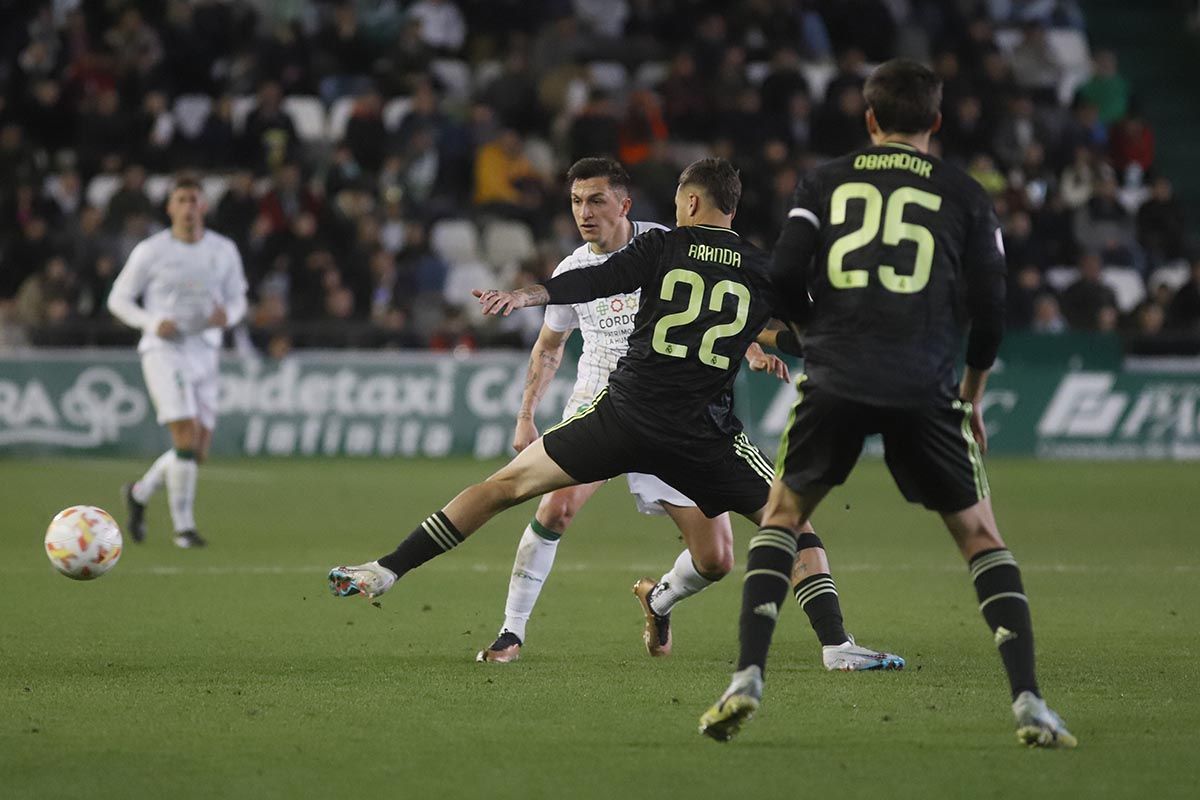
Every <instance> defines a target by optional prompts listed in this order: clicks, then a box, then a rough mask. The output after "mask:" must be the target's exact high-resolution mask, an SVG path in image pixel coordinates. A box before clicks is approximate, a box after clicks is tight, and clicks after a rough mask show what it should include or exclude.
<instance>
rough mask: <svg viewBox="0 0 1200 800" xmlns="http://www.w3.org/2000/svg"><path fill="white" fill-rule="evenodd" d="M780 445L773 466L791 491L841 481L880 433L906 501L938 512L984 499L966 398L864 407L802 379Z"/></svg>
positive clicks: (984, 488) (983, 482) (979, 457)
mask: <svg viewBox="0 0 1200 800" xmlns="http://www.w3.org/2000/svg"><path fill="white" fill-rule="evenodd" d="M797 386H798V387H799V392H800V396H799V397H798V398H797V400H796V403H795V404H794V405H793V406H792V414H791V417H790V418H789V419H788V425H787V428H786V429H785V430H784V436H783V440H782V441H781V442H780V443H779V456H778V458H777V459H776V464H775V466H776V471H777V473H778V474H780V475H781V477H782V479H783V482H784V483H785V484H787V486H788V487H789V488H790V489H792V490H793V491H796V492H803V491H805V490H806V489H809V488H810V487H814V486H839V485H841V484H842V483H844V482H845V480H846V477H847V476H848V475H849V474H850V471H851V470H852V469H854V464H855V463H856V462H857V461H858V456H859V454H860V453H862V449H863V443H864V440H865V439H866V437H867V436H869V435H871V434H875V433H879V434H882V435H883V451H884V460H885V461H886V462H887V465H888V469H889V470H891V473H892V477H893V478H894V479H895V481H896V485H897V486H898V487H899V488H900V492H901V493H902V494H903V495H904V497H905V499H907V500H908V501H909V502H910V503H920V504H921V505H923V506H925V507H926V508H929V509H932V510H934V511H940V512H943V513H949V512H954V511H961V510H963V509H964V508H969V507H970V506H973V505H975V504H976V503H977V502H979V501H980V500H982V499H983V498H984V497H987V495H988V492H989V489H988V481H987V473H986V472H985V471H984V467H983V457H982V455H981V453H980V451H979V445H978V444H977V443H976V442H975V437H974V434H972V432H971V425H970V420H971V404H970V403H964V402H962V401H960V400H945V401H938V402H936V403H931V404H930V405H927V406H921V407H916V408H886V407H880V406H872V405H867V404H866V403H860V402H857V401H855V400H851V399H849V398H846V397H839V396H836V395H832V394H830V393H828V392H825V391H822V390H821V388H820V387H818V386H815V385H813V383H812V381H808V380H805V379H804V378H803V377H802V378H801V379H800V381H798V383H797Z"/></svg>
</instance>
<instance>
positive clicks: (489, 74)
mask: <svg viewBox="0 0 1200 800" xmlns="http://www.w3.org/2000/svg"><path fill="white" fill-rule="evenodd" d="M503 71H504V62H503V61H496V60H495V59H489V60H487V61H480V62H479V63H478V64H476V65H475V74H474V75H472V76H471V82H472V83H473V84H474V86H475V91H477V92H478V91H481V90H483V89H486V88H487V85H488V84H489V83H491V82H492V81H494V80H496V78H497V77H498V76H499V75H500V73H501V72H503Z"/></svg>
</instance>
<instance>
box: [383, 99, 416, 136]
mask: <svg viewBox="0 0 1200 800" xmlns="http://www.w3.org/2000/svg"><path fill="white" fill-rule="evenodd" d="M410 111H412V98H411V97H393V98H392V99H391V100H388V101H387V102H386V103H384V104H383V127H384V128H385V129H386V130H387V131H388V132H389V133H395V132H396V131H398V130H400V123H401V122H403V121H404V118H405V117H407V116H408V112H410Z"/></svg>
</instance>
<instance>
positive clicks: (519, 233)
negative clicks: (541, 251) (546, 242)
mask: <svg viewBox="0 0 1200 800" xmlns="http://www.w3.org/2000/svg"><path fill="white" fill-rule="evenodd" d="M536 253H537V245H536V244H535V243H534V240H533V231H531V230H529V226H528V225H526V224H525V223H524V222H518V221H516V220H499V219H498V220H493V221H491V222H489V223H488V224H487V226H486V227H485V228H484V229H483V255H484V258H486V259H487V260H488V262H489V263H490V264H493V265H494V266H496V267H509V266H511V265H513V264H519V263H520V262H521V261H524V260H525V259H527V258H531V257H532V256H534V255H535V254H536Z"/></svg>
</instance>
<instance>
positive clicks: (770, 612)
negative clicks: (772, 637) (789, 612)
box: [754, 603, 779, 619]
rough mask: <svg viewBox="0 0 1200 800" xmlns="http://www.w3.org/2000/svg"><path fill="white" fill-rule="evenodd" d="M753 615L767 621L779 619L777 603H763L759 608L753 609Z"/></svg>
mask: <svg viewBox="0 0 1200 800" xmlns="http://www.w3.org/2000/svg"><path fill="white" fill-rule="evenodd" d="M754 613H755V614H758V615H759V616H760V617H766V618H767V619H779V605H778V604H777V603H763V604H762V605H761V606H755V607H754Z"/></svg>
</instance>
